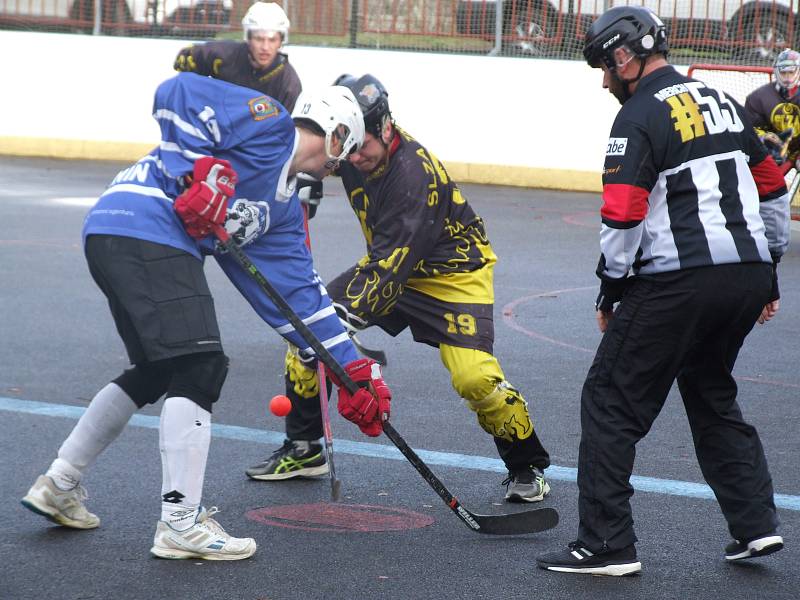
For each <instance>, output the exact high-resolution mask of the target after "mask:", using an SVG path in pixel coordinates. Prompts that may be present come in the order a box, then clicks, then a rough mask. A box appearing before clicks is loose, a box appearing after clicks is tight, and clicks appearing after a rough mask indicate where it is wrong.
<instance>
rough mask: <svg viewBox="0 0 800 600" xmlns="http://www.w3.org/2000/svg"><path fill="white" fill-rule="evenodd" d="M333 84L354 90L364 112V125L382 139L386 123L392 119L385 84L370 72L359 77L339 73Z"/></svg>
mask: <svg viewBox="0 0 800 600" xmlns="http://www.w3.org/2000/svg"><path fill="white" fill-rule="evenodd" d="M333 84H334V85H343V86H345V87H346V88H348V89H349V90H350V91H351V92H353V95H354V96H355V97H356V99H357V100H358V104H359V106H360V107H361V112H363V113H364V127H365V128H366V130H367V132H369V133H371V134H372V135H374V136H375V137H376V138H378V139H379V140H380V139H381V135H382V133H383V130H384V128H385V127H386V124H387V123H390V122H391V120H392V113H391V112H390V111H389V92H387V91H386V88H385V87H383V84H382V83H381V82H380V81H378V79H377V78H376V77H374V76H372V75H370V74H369V73H367V74H365V75H362V76H361V77H358V78H356V77H354V76H353V75H348V74H343V75H339V77H337V78H336V81H334V83H333Z"/></svg>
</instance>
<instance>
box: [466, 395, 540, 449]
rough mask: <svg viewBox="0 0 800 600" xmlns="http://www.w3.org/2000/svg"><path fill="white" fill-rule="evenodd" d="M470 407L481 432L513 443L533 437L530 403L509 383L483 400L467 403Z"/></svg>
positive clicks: (468, 400) (468, 401)
mask: <svg viewBox="0 0 800 600" xmlns="http://www.w3.org/2000/svg"><path fill="white" fill-rule="evenodd" d="M467 406H469V408H470V409H471V410H473V411H475V413H476V414H477V416H478V424H479V425H480V426H481V428H483V430H484V431H486V432H487V433H489V434H491V435H493V436H494V437H497V438H502V439H504V440H507V441H509V442H513V441H515V440H524V439H526V438H529V437H530V436H531V434H532V433H533V423H531V417H530V414H528V403H527V402H525V399H524V398H523V397H522V394H520V393H519V392H518V391H517V390H516V389H514V388H513V387H511V384H509V383H508V382H507V381H501V382H500V383H498V384H497V385H496V386H495V388H494V390H492V391H491V392H490V393H489V394H487V395H486V396H484V397H483V398H482V399H480V400H470V399H467Z"/></svg>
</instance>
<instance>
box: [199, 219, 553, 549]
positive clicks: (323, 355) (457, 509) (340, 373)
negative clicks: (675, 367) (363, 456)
mask: <svg viewBox="0 0 800 600" xmlns="http://www.w3.org/2000/svg"><path fill="white" fill-rule="evenodd" d="M214 233H215V235H216V236H217V238H218V239H219V241H220V242H221V243H222V245H223V246H224V247H225V249H226V250H227V251H228V253H229V255H230V256H231V257H232V258H233V259H234V260H235V261H236V262H238V263H239V266H241V267H242V269H244V270H245V272H247V274H248V275H249V276H250V277H252V278H253V280H254V281H255V282H256V283H257V284H258V285H259V287H260V288H261V289H262V291H263V292H264V293H265V294H267V296H268V297H269V299H270V300H272V302H273V303H274V304H275V306H276V307H277V308H278V310H280V311H281V314H283V316H284V317H285V318H286V319H287V320H288V321H289V323H291V325H292V326H293V327H294V328H295V331H296V332H297V333H298V334H299V335H300V336H301V337H302V338H303V339H304V340H305V342H306V343H307V344H308V345H309V346H311V348H312V349H313V350H314V353H315V354H316V355H317V358H318V359H319V360H321V361H322V362H323V363H325V367H326V368H327V369H328V370H329V371H331V372H332V373H335V374H336V377H338V379H339V381H341V382H342V384H343V385H344V387H345V388H346V389H347V390H348V391H349V392H350V393H351V394H354V393H355V392H356V391H358V389H359V388H358V385H357V384H356V382H355V381H353V379H352V378H351V377H350V376H349V375H348V374H347V373H346V372H345V370H344V369H343V368H342V366H341V365H340V364H339V363H338V362H336V359H335V358H334V357H333V355H332V354H331V353H330V351H329V350H328V349H327V348H325V347H324V346H323V345H322V342H320V341H319V339H318V338H317V336H315V335H314V332H313V331H311V329H309V327H308V325H306V324H305V323H303V321H302V320H301V319H300V317H299V316H298V315H297V313H296V312H294V310H293V309H292V307H291V306H289V304H288V302H286V300H285V299H284V298H283V296H281V294H280V292H278V290H276V289H275V288H274V287H273V286H272V284H271V283H270V282H269V281H268V280H267V279H266V277H264V275H263V274H262V273H261V272H260V271H259V270H258V267H256V266H255V265H254V264H253V262H252V261H251V260H250V258H249V257H248V256H247V254H245V252H244V251H243V250H242V249H241V248H239V246H237V245H236V244H235V243H234V242H233V241H232V240H231V239H230V235H228V232H227V231H225V229H224V228H223V227H220V226H217V227H216V228H215V230H214ZM383 432H384V433H385V434H386V436H387V437H388V438H389V439H390V440H391V441H392V443H393V444H394V445H395V446H396V447H397V449H398V450H400V452H401V453H402V454H403V456H405V457H406V459H407V460H408V461H409V462H410V463H411V464H412V465H413V466H414V468H415V469H416V470H417V471H418V472H419V474H420V475H422V478H423V479H424V480H425V481H426V482H427V483H428V485H430V486H431V487H432V488H433V490H434V491H435V492H436V493H437V494H438V495H439V497H440V498H441V499H442V500H444V502H445V504H447V506H448V507H450V510H452V511H453V513H454V514H455V515H456V516H458V518H459V519H461V521H462V522H463V523H464V524H465V525H466V526H467V527H469V528H470V529H471V530H472V531H476V532H479V533H487V534H494V535H518V534H523V533H536V532H537V531H544V530H545V529H549V528H551V527H555V525H556V524H557V523H558V513H557V512H556V511H555V510H554V509H552V508H543V509H538V510H532V511H527V512H522V513H512V514H506V515H476V514H475V513H472V512H470V511H468V510H467V509H466V508H464V507H463V506H461V503H460V502H459V501H458V499H457V498H456V497H455V496H453V495H452V494H451V493H450V492H449V491H448V489H447V488H446V487H445V486H444V484H443V483H442V482H441V481H439V478H438V477H436V475H434V474H433V471H431V469H430V467H428V465H426V464H425V462H424V461H423V460H422V459H421V458H420V457H419V456H417V453H416V452H414V450H412V449H411V447H410V446H409V445H408V444H407V443H406V441H405V440H404V439H403V437H402V436H401V435H400V434H399V433H398V432H397V430H396V429H395V428H394V426H393V425H392V424H391V423H389V421H384V422H383ZM333 487H336V486H335V484H333ZM525 515H528V516H525Z"/></svg>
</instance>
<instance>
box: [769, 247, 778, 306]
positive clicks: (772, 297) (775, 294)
mask: <svg viewBox="0 0 800 600" xmlns="http://www.w3.org/2000/svg"><path fill="white" fill-rule="evenodd" d="M779 262H781V257H780V256H773V257H772V291H771V292H770V295H769V301H770V302H774V301H775V300H779V299H780V297H781V291H780V289H778V263H779Z"/></svg>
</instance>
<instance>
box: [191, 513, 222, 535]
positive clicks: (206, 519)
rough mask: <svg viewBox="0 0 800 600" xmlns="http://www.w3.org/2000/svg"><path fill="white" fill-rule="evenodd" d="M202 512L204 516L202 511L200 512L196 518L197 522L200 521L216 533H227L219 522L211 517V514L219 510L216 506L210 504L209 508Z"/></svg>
mask: <svg viewBox="0 0 800 600" xmlns="http://www.w3.org/2000/svg"><path fill="white" fill-rule="evenodd" d="M204 512H205V516H203V513H201V514H200V518H199V519H198V523H202V524H203V525H205V526H207V527H208V528H209V529H210V530H211V531H213V532H214V533H216V534H217V535H224V536H227V535H228V534H227V533H226V532H225V530H224V529H223V528H222V525H220V524H219V523H217V521H216V520H214V519H212V518H211V517H212V516H213V515H215V514H217V513H218V512H220V510H219V509H218V508H217V507H216V506H212V507H211V508H209V509H208V510H205V511H204Z"/></svg>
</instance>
